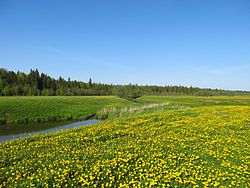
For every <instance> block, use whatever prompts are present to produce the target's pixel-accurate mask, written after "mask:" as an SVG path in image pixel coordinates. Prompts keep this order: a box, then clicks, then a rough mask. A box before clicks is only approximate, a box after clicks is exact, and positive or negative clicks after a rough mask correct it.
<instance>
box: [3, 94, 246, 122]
mask: <svg viewBox="0 0 250 188" xmlns="http://www.w3.org/2000/svg"><path fill="white" fill-rule="evenodd" d="M159 103H160V104H165V105H158V106H157V105H155V104H159ZM147 105H151V106H152V107H151V108H144V107H143V106H147ZM214 105H223V106H225V105H240V106H244V105H245V106H249V105H250V97H249V96H236V97H227V96H221V97H199V96H143V97H140V98H138V99H136V100H133V101H131V100H126V99H122V98H119V97H115V96H82V97H81V96H73V97H70V96H53V97H51V96H50V97H37V96H29V97H0V125H1V124H21V123H30V122H38V123H39V122H53V121H66V120H85V119H90V118H94V117H96V118H101V119H106V118H116V117H120V116H128V115H133V114H135V113H145V112H159V111H164V110H169V109H179V108H186V107H197V106H214ZM136 107H142V108H141V109H139V110H134V111H133V110H130V109H131V108H136ZM110 109H111V110H110ZM126 109H127V110H126Z"/></svg>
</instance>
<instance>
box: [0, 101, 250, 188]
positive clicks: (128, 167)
mask: <svg viewBox="0 0 250 188" xmlns="http://www.w3.org/2000/svg"><path fill="white" fill-rule="evenodd" d="M249 114H250V107H248V106H226V107H222V106H207V107H196V108H188V109H179V110H168V111H165V112H160V113H149V114H143V115H139V116H138V115H135V116H130V117H123V118H117V119H115V120H107V121H104V122H103V123H98V124H95V125H90V126H84V127H81V128H76V129H72V130H65V131H60V132H54V133H50V134H44V135H35V136H31V137H29V138H24V139H19V140H12V141H8V142H5V143H2V144H0V188H1V187H136V188H137V187H216V186H219V187H249V186H250V181H249V165H250V158H249V153H250V147H249V145H250V139H249V138H250V135H249V131H250V129H249V128H250V127H249V125H250V124H249V123H250V116H249Z"/></svg>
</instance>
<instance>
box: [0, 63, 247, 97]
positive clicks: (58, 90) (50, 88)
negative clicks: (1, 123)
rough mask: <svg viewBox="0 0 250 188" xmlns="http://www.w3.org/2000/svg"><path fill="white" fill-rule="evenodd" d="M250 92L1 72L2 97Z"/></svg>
mask: <svg viewBox="0 0 250 188" xmlns="http://www.w3.org/2000/svg"><path fill="white" fill-rule="evenodd" d="M249 94H250V92H249V91H230V90H222V89H210V88H198V87H186V86H152V85H145V86H140V85H137V84H128V85H113V84H103V83H95V82H93V81H92V80H91V78H90V79H89V81H88V82H83V81H76V80H71V79H70V78H68V79H67V80H66V79H65V78H62V77H61V76H60V77H59V78H58V79H55V78H52V77H51V76H49V75H47V74H45V73H40V72H39V71H38V70H37V69H36V70H33V69H31V70H30V72H29V73H28V74H26V73H23V72H20V71H18V72H14V71H9V70H6V69H4V68H0V96H105V95H116V96H119V97H121V98H128V99H134V98H137V97H140V96H142V95H195V96H215V95H249Z"/></svg>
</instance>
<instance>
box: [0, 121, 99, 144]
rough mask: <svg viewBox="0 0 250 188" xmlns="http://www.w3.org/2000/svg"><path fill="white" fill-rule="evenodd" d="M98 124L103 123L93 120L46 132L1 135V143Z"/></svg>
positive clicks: (50, 129) (49, 129)
mask: <svg viewBox="0 0 250 188" xmlns="http://www.w3.org/2000/svg"><path fill="white" fill-rule="evenodd" d="M98 122H101V120H97V119H92V120H85V121H78V122H74V123H67V124H63V125H60V126H57V127H53V128H48V129H45V130H39V131H32V132H27V133H19V134H10V135H0V142H4V141H8V140H12V139H18V138H24V137H28V136H31V135H35V134H44V133H49V132H54V131H59V130H66V129H72V128H75V127H80V126H84V125H91V124H95V123H98Z"/></svg>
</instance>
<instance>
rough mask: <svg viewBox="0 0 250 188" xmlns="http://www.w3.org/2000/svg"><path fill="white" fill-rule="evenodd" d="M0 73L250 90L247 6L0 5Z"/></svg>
mask: <svg viewBox="0 0 250 188" xmlns="http://www.w3.org/2000/svg"><path fill="white" fill-rule="evenodd" d="M0 67H4V68H6V69H9V70H14V71H17V70H20V71H23V72H26V73H27V72H29V70H30V68H33V69H35V68H38V69H39V70H40V71H42V72H45V73H47V74H49V75H51V76H53V77H56V78H57V77H59V76H60V75H61V76H63V77H65V78H68V77H71V79H76V80H82V81H88V79H89V78H92V80H93V81H94V82H102V83H114V84H128V83H137V84H142V85H146V84H149V85H184V86H196V87H209V88H222V89H232V90H236V89H240V90H250V1H249V0H204V1H200V0H189V1H186V0H163V1H160V0H150V1H149V0H143V1H140V0H99V1H96V0H78V1H77V0H75V1H69V0H65V1H64V0H36V1H34V0H22V1H20V0H8V1H7V0H1V1H0Z"/></svg>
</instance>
